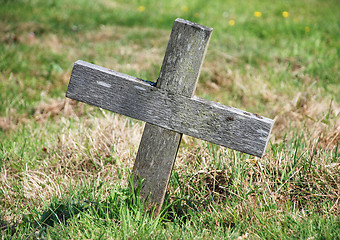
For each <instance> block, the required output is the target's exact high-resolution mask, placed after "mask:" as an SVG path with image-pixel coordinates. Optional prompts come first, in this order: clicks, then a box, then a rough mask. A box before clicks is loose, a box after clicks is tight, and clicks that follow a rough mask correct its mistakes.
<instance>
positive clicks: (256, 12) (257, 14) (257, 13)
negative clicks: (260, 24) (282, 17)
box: [254, 11, 262, 18]
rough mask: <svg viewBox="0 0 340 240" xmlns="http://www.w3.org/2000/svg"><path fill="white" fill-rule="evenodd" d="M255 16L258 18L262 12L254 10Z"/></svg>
mask: <svg viewBox="0 0 340 240" xmlns="http://www.w3.org/2000/svg"><path fill="white" fill-rule="evenodd" d="M254 16H255V17H257V18H259V17H261V16H262V13H261V12H259V11H255V12H254Z"/></svg>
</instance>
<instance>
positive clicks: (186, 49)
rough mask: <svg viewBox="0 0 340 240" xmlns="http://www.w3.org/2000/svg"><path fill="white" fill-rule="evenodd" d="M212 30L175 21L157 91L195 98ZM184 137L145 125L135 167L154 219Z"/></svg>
mask: <svg viewBox="0 0 340 240" xmlns="http://www.w3.org/2000/svg"><path fill="white" fill-rule="evenodd" d="M211 33H212V28H209V27H205V26H202V25H199V24H196V23H192V22H189V21H186V20H183V19H176V20H175V22H174V25H173V28H172V32H171V35H170V39H169V43H168V47H167V49H166V52H165V57H164V60H163V64H162V68H161V72H160V75H159V78H158V80H157V87H158V88H161V89H164V90H167V91H168V92H169V93H176V94H181V95H184V96H187V97H191V96H193V94H194V92H195V88H196V85H197V81H198V76H199V74H200V70H201V66H202V63H203V60H204V56H205V53H206V50H207V47H208V43H209V39H210V36H211ZM181 138H182V134H180V133H177V132H173V131H170V130H166V129H164V128H161V127H158V126H155V125H152V124H148V123H146V125H145V128H144V132H143V136H142V140H141V143H140V145H139V149H138V153H137V157H136V160H135V164H134V167H133V175H134V184H135V186H136V184H138V180H139V179H142V180H143V183H142V186H141V197H142V198H143V199H146V197H147V196H148V195H149V194H150V196H151V201H152V204H153V205H156V211H155V213H154V214H155V215H158V214H159V212H160V209H161V206H162V204H163V201H164V197H165V193H166V190H167V186H168V182H169V178H170V175H171V171H172V168H173V165H174V162H175V159H176V155H177V151H178V147H179V144H180V141H181Z"/></svg>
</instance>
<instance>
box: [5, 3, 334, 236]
mask: <svg viewBox="0 0 340 240" xmlns="http://www.w3.org/2000/svg"><path fill="white" fill-rule="evenodd" d="M0 6H1V7H0V41H1V44H0V89H1V91H0V172H1V174H0V187H1V189H0V203H1V204H0V228H1V236H2V239H42V238H47V239H79V238H80V239H110V238H111V239H120V238H139V239H149V238H151V239H152V238H156V239H178V238H182V239H193V238H197V239H206V238H214V239H220V238H222V239H225V238H226V239H340V222H339V212H340V207H339V206H340V203H339V196H340V195H339V194H340V191H339V189H340V178H339V176H340V157H339V148H340V146H339V145H340V144H339V140H340V134H339V133H340V118H339V109H340V105H339V101H340V98H339V94H338V93H339V92H340V84H339V82H340V80H339V58H340V41H339V38H338V36H339V35H340V25H339V19H338V12H340V9H339V8H340V7H339V4H337V1H335V0H334V1H331V0H329V1H316V0H314V1H313V0H311V1H298V2H297V1H277V2H275V3H272V2H270V1H257V0H254V1H252V2H249V1H235V2H230V1H229V2H225V1H213V2H208V1H202V0H196V1H171V2H169V3H165V2H163V1H148V2H141V1H137V0H131V1H128V2H126V1H121V0H118V1H114V2H113V1H109V0H100V1H95V2H94V1H87V0H75V1H73V2H72V4H70V3H69V2H68V1H65V0H60V1H52V0H49V1H41V0H34V1H26V0H16V1H6V0H0ZM142 6H143V7H142ZM255 11H259V12H261V17H256V16H254V12H255ZM283 11H287V12H288V13H289V16H288V17H287V18H285V17H283V15H282V13H283ZM177 17H181V18H184V19H188V20H191V21H194V22H198V23H201V24H203V25H206V26H210V27H213V28H214V31H213V35H212V39H211V42H210V46H209V48H208V52H207V55H206V59H205V62H204V65H203V69H202V72H201V77H200V80H199V84H198V86H197V90H196V95H198V96H201V97H204V98H207V99H210V100H214V101H219V102H221V103H223V104H226V105H231V106H233V107H237V108H241V109H244V110H247V111H250V112H256V113H258V114H261V115H264V116H267V117H270V118H273V119H275V126H274V129H273V133H272V136H271V138H270V144H269V146H268V147H267V150H266V154H265V156H264V157H263V158H262V159H259V158H254V157H252V156H249V155H246V154H242V153H238V152H235V151H232V150H229V149H225V148H222V147H219V146H216V145H213V144H210V143H206V142H203V141H200V140H197V139H193V138H190V137H186V136H184V137H183V140H182V143H181V147H180V150H179V154H178V157H177V160H176V164H175V167H174V170H173V173H172V175H171V179H170V184H169V188H168V195H167V197H166V201H165V203H164V206H163V208H162V212H161V214H160V216H159V217H158V218H155V219H153V218H152V217H151V215H152V212H150V211H151V210H150V211H148V210H145V206H143V203H142V202H141V201H140V200H139V199H138V191H137V192H135V191H134V190H133V189H130V188H129V187H128V181H129V177H130V173H131V169H132V165H133V162H134V158H135V155H136V151H137V148H138V144H139V141H140V137H141V133H142V129H143V125H142V123H141V122H138V121H135V120H132V119H129V118H126V117H123V116H118V115H116V114H113V113H109V112H107V111H103V110H99V109H96V108H94V107H91V106H86V105H84V104H81V103H77V102H74V101H70V100H65V97H64V96H65V92H66V88H67V84H68V81H69V77H70V74H71V69H72V64H73V62H75V61H76V60H78V59H82V60H85V61H88V62H92V63H95V64H98V65H102V66H105V67H108V68H111V69H114V70H116V71H120V72H124V73H126V74H130V75H133V76H137V77H140V78H142V79H148V80H153V81H155V80H156V79H157V77H158V73H159V70H160V66H161V63H162V58H163V56H164V52H165V49H166V46H167V41H168V37H169V34H170V30H171V27H172V23H173V21H174V19H176V18H177ZM230 20H233V23H234V24H230V23H231V21H230Z"/></svg>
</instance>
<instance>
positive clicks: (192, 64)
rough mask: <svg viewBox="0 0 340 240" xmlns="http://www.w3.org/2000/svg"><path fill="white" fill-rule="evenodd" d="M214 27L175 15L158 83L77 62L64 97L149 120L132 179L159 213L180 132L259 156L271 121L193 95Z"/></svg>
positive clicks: (266, 138) (262, 150) (179, 139)
mask: <svg viewBox="0 0 340 240" xmlns="http://www.w3.org/2000/svg"><path fill="white" fill-rule="evenodd" d="M211 32H212V29H211V28H208V27H204V26H201V25H199V24H195V23H192V22H189V21H185V20H183V19H176V21H175V23H174V26H173V29H172V32H171V35H170V39H169V43H168V47H167V50H166V53H165V57H164V60H163V65H162V68H161V72H160V76H159V78H158V81H157V84H156V87H154V84H149V83H146V82H144V81H143V80H140V79H137V78H135V77H131V76H128V75H125V74H122V73H118V72H114V71H112V70H109V69H106V68H103V67H99V66H96V65H93V64H90V63H86V62H83V61H77V62H76V63H75V65H74V68H73V71H72V76H71V80H70V83H69V86H68V90H67V94H66V96H67V97H69V98H72V99H76V100H79V101H82V102H85V103H88V104H92V105H95V106H98V107H101V108H104V109H107V110H110V111H113V112H117V113H120V114H123V115H126V116H129V117H133V118H136V119H139V120H142V121H145V122H147V123H146V125H145V129H144V133H143V136H142V140H141V143H140V146H139V150H138V153H137V158H136V161H135V165H134V169H133V173H134V182H135V184H136V183H138V180H139V178H140V179H143V180H144V181H143V184H142V189H141V196H142V198H144V199H145V198H146V197H147V196H148V195H149V193H151V197H152V203H154V204H156V205H157V208H156V211H155V215H157V214H158V213H159V211H160V208H161V206H162V203H163V201H164V196H165V192H166V189H167V185H168V182H169V178H170V174H171V171H172V168H173V165H174V161H175V158H176V155H177V151H178V147H179V144H180V141H181V137H182V134H183V133H184V134H187V135H190V136H193V137H197V138H201V139H203V140H206V141H210V142H213V143H216V144H219V145H222V146H226V147H228V148H232V149H235V150H239V151H242V152H245V153H249V154H252V155H255V156H259V157H261V156H262V155H263V153H264V150H265V147H266V144H267V141H268V138H269V133H270V131H271V128H272V126H273V121H272V120H271V119H268V118H264V117H261V116H259V115H257V114H251V113H248V112H245V111H242V110H238V109H235V108H231V107H228V106H224V105H222V104H219V103H215V102H211V101H207V100H204V99H201V98H198V97H192V96H193V93H194V91H195V88H196V84H197V80H198V76H199V73H200V69H201V65H202V63H203V59H204V55H205V52H206V49H207V46H208V42H209V39H210V35H211Z"/></svg>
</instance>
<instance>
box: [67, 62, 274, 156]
mask: <svg viewBox="0 0 340 240" xmlns="http://www.w3.org/2000/svg"><path fill="white" fill-rule="evenodd" d="M67 97H69V98H72V99H75V100H78V101H82V102H85V103H88V104H91V105H95V106H98V107H101V108H104V109H107V110H110V111H113V112H116V113H119V114H123V115H126V116H129V117H132V118H135V119H139V120H142V121H145V122H148V123H151V124H153V125H156V126H160V127H163V128H165V129H168V130H172V131H175V132H178V133H184V134H186V135H189V136H193V137H196V138H200V139H203V140H206V141H209V142H212V143H216V144H218V145H222V146H225V147H228V148H232V149H235V150H238V151H241V152H244V153H249V154H251V155H255V156H259V157H262V155H263V152H264V149H265V147H266V144H267V141H268V137H269V133H270V131H271V128H272V125H273V120H271V119H268V118H265V117H261V116H259V115H257V114H252V113H248V112H245V111H242V110H239V109H236V108H232V107H228V106H225V105H222V104H219V103H216V102H212V101H208V100H205V99H202V98H199V97H196V96H194V97H191V98H190V97H186V96H183V95H180V94H176V93H169V92H168V91H165V90H163V89H160V88H157V87H153V86H151V85H150V84H148V83H145V82H143V81H141V80H139V79H137V78H135V77H131V76H128V75H125V74H122V73H117V72H114V71H112V70H109V69H106V68H103V67H99V66H96V65H93V64H90V63H86V62H83V61H77V62H76V63H75V65H74V68H73V71H72V76H71V80H70V83H69V87H68V90H67Z"/></svg>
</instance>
